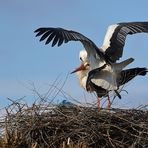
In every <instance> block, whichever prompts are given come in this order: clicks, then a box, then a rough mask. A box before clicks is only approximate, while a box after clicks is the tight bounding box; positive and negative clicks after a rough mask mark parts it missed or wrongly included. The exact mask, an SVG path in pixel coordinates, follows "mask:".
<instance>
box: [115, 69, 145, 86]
mask: <svg viewBox="0 0 148 148" xmlns="http://www.w3.org/2000/svg"><path fill="white" fill-rule="evenodd" d="M147 72H148V69H147V68H131V69H127V70H122V71H121V77H120V79H119V81H118V86H121V85H123V84H125V83H127V82H128V81H130V80H132V79H133V78H135V77H136V76H138V75H140V76H145V75H146V74H147Z"/></svg>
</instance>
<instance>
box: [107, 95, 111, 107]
mask: <svg viewBox="0 0 148 148" xmlns="http://www.w3.org/2000/svg"><path fill="white" fill-rule="evenodd" d="M107 100H108V105H107V108H108V109H110V107H111V102H110V98H109V95H107Z"/></svg>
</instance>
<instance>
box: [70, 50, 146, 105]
mask: <svg viewBox="0 0 148 148" xmlns="http://www.w3.org/2000/svg"><path fill="white" fill-rule="evenodd" d="M79 58H80V61H81V65H80V66H79V67H78V68H76V69H75V70H74V71H73V72H71V73H76V75H77V76H78V79H79V83H80V86H81V87H83V88H84V89H85V90H87V91H88V92H94V91H95V92H96V94H97V97H98V108H100V98H101V97H104V96H107V98H108V108H110V106H111V103H110V99H109V92H110V91H112V90H114V91H115V92H116V94H117V95H118V97H119V98H120V99H121V96H120V94H119V93H118V92H117V90H118V89H119V87H120V86H122V85H124V84H125V83H127V82H129V81H130V80H132V79H133V78H134V77H136V76H138V75H140V76H145V75H146V73H147V72H148V70H147V69H146V68H131V69H126V70H122V71H116V73H114V74H111V73H110V72H111V71H109V70H108V69H107V64H105V65H103V66H101V67H99V68H96V69H93V70H90V64H89V60H88V57H87V52H86V51H85V50H82V51H80V54H79ZM126 62H129V61H128V60H125V61H123V62H121V63H122V65H124V64H123V63H126ZM131 62H132V61H131ZM121 63H119V64H121ZM111 76H114V78H112V77H111ZM114 79H116V82H117V85H116V86H117V89H114V87H115V86H114V85H112V84H114V83H113V82H112V81H113V80H114Z"/></svg>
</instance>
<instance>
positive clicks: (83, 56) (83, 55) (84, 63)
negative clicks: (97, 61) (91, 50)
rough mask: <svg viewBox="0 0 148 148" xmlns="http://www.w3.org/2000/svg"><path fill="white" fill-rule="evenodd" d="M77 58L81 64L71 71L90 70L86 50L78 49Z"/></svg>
mask: <svg viewBox="0 0 148 148" xmlns="http://www.w3.org/2000/svg"><path fill="white" fill-rule="evenodd" d="M79 59H80V62H81V65H80V66H79V67H78V68H76V69H75V70H74V71H73V72H71V73H75V72H80V71H81V72H88V71H89V70H90V65H89V60H88V57H87V52H86V51H85V50H81V51H80V53H79Z"/></svg>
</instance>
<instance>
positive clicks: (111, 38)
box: [35, 22, 148, 96]
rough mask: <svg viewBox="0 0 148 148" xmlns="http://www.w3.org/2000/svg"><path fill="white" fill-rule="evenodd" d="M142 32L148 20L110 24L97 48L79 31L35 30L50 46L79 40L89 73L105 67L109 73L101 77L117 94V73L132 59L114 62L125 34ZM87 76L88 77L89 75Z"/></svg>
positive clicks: (123, 43)
mask: <svg viewBox="0 0 148 148" xmlns="http://www.w3.org/2000/svg"><path fill="white" fill-rule="evenodd" d="M142 32H145V33H147V32H148V22H127V23H118V24H114V25H111V26H109V27H108V30H107V32H106V35H105V38H104V42H103V44H102V46H101V47H100V48H98V47H97V46H96V45H95V43H94V42H93V41H91V40H90V39H89V38H87V37H86V36H84V35H82V34H80V33H79V32H75V31H72V30H66V29H63V28H52V27H48V28H38V29H37V30H35V33H37V34H36V36H41V38H40V41H43V40H46V42H45V44H48V43H50V42H52V47H53V46H55V45H56V44H57V45H58V46H60V45H62V43H63V42H64V43H67V42H69V41H80V42H81V43H82V44H83V46H84V48H85V50H86V52H87V58H88V60H89V65H90V71H91V70H94V71H92V72H91V73H93V72H95V71H96V70H97V71H98V70H99V69H100V71H102V69H104V68H105V69H106V71H108V73H109V74H108V75H106V74H105V76H104V78H103V79H106V80H107V79H109V80H111V81H106V82H108V84H109V87H112V86H114V87H113V88H112V89H113V90H114V91H115V92H116V93H117V94H118V92H117V89H118V83H117V73H120V72H121V71H122V69H123V68H124V67H125V66H127V65H128V64H130V63H131V62H132V61H133V59H132V58H130V59H127V60H126V61H123V62H121V63H116V61H117V60H119V59H120V58H121V57H122V54H123V47H124V45H125V40H126V36H127V35H132V34H136V33H142ZM104 65H105V67H104ZM88 78H89V79H90V76H89V77H87V79H88ZM103 79H102V80H103ZM87 81H88V80H87ZM103 81H104V80H103ZM100 85H101V86H102V85H104V83H100ZM105 86H106V85H105ZM118 96H119V94H118Z"/></svg>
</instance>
